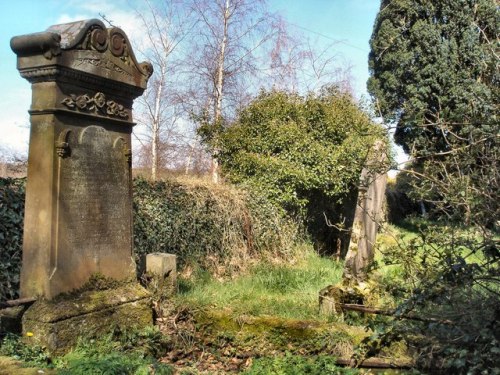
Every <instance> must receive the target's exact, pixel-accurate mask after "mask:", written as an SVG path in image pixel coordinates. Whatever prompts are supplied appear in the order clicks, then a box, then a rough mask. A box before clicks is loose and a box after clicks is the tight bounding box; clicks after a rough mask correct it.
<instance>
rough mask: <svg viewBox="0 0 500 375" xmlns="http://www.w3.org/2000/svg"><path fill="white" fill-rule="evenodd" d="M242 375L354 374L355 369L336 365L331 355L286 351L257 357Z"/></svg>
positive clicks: (357, 371)
mask: <svg viewBox="0 0 500 375" xmlns="http://www.w3.org/2000/svg"><path fill="white" fill-rule="evenodd" d="M243 374H244V375H295V374H310V375H327V374H329V375H355V374H360V371H359V370H357V369H348V368H342V367H337V366H336V365H335V358H334V357H332V356H314V357H310V358H306V357H302V356H297V355H292V354H290V353H286V354H285V356H283V357H279V356H278V357H272V358H271V357H269V358H259V359H257V360H255V361H254V362H253V364H252V366H251V367H250V368H249V369H248V370H246V371H245V372H243Z"/></svg>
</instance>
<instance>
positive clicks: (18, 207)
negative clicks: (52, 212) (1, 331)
mask: <svg viewBox="0 0 500 375" xmlns="http://www.w3.org/2000/svg"><path fill="white" fill-rule="evenodd" d="M25 182H26V180H25V179H24V178H23V179H12V178H0V301H1V300H6V299H13V298H17V296H18V290H19V273H20V269H21V246H22V240H23V221H24V193H25V190H24V187H25Z"/></svg>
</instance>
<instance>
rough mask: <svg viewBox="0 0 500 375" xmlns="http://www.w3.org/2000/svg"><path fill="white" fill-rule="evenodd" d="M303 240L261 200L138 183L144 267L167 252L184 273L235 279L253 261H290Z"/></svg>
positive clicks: (168, 182)
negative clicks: (150, 257)
mask: <svg viewBox="0 0 500 375" xmlns="http://www.w3.org/2000/svg"><path fill="white" fill-rule="evenodd" d="M299 239H300V231H299V229H298V226H297V225H296V224H295V223H294V222H292V221H291V220H289V219H287V218H286V217H285V215H284V213H283V212H282V211H280V210H279V209H277V208H276V207H275V206H273V205H272V204H270V203H269V201H268V200H266V199H265V198H263V197H262V196H258V195H256V194H252V193H248V192H245V191H243V190H241V189H236V188H234V187H230V186H226V185H213V184H209V183H206V182H202V180H196V181H195V180H190V181H186V180H179V179H177V180H175V179H172V178H170V179H165V180H163V181H157V182H150V181H147V180H145V179H143V178H137V179H135V181H134V246H135V251H136V257H137V261H138V264H140V265H143V263H144V257H145V255H146V254H147V253H151V252H165V253H172V254H176V255H177V257H178V264H179V266H180V267H183V266H186V265H190V266H193V265H198V266H201V267H202V268H204V269H208V270H210V271H211V273H212V274H219V275H220V274H227V273H229V274H230V273H232V272H234V271H238V270H240V269H242V268H244V267H245V265H246V263H248V261H249V259H251V258H252V257H260V256H272V257H280V258H283V257H285V256H287V255H290V254H291V251H292V249H293V245H294V243H295V242H296V241H298V240H299ZM140 269H142V267H140Z"/></svg>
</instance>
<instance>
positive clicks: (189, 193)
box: [0, 178, 302, 300]
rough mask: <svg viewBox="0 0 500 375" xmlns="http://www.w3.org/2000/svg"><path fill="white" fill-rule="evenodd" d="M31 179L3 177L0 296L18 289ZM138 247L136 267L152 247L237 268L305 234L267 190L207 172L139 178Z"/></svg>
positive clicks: (191, 261)
mask: <svg viewBox="0 0 500 375" xmlns="http://www.w3.org/2000/svg"><path fill="white" fill-rule="evenodd" d="M24 185H25V179H19V180H13V179H0V246H1V247H0V248H1V252H0V271H1V272H0V281H1V284H0V300H6V299H14V298H17V297H18V295H19V275H20V268H21V253H22V236H23V216H24V196H25V194H24V193H25V190H24ZM133 209H134V248H135V250H134V251H135V256H136V260H137V265H138V273H139V274H140V273H142V272H143V270H144V260H145V255H146V254H147V253H152V252H165V253H172V254H176V255H177V256H178V263H179V266H180V267H183V266H186V265H190V266H193V265H198V266H201V267H202V268H204V269H206V270H209V271H210V272H211V273H212V274H214V275H221V274H231V273H232V272H237V271H238V270H241V269H243V268H245V267H246V265H247V264H248V263H249V262H251V259H253V258H256V257H262V256H265V257H269V258H284V257H288V256H290V255H291V254H292V251H293V249H294V243H295V242H297V241H299V240H300V239H301V233H302V232H301V231H300V230H299V227H298V226H297V224H296V223H294V222H293V221H292V220H290V219H287V218H286V217H285V215H284V212H283V211H281V210H279V209H277V208H276V207H275V206H274V205H272V204H271V203H270V202H269V201H268V200H267V199H266V198H264V197H262V196H258V195H257V194H251V193H248V192H245V191H243V190H241V189H236V188H234V187H230V186H225V185H213V184H207V183H204V182H203V181H202V180H196V181H195V180H180V179H167V180H164V181H158V182H150V181H147V180H145V179H143V178H137V179H135V180H134V201H133Z"/></svg>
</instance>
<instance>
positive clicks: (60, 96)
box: [11, 19, 152, 346]
mask: <svg viewBox="0 0 500 375" xmlns="http://www.w3.org/2000/svg"><path fill="white" fill-rule="evenodd" d="M11 48H12V50H13V51H14V52H15V53H16V54H17V68H18V70H19V72H20V74H21V76H22V77H24V78H26V79H27V80H28V81H29V82H30V83H31V87H32V104H31V108H30V110H29V113H30V121H31V133H30V146H29V157H28V182H27V188H26V207H25V224H24V242H23V261H22V270H21V293H20V294H21V297H37V298H39V299H43V300H44V301H50V300H52V299H53V298H54V297H56V296H57V295H59V294H61V293H64V292H70V291H72V290H75V289H78V288H80V287H81V286H82V285H84V284H85V283H86V282H87V281H88V280H89V278H90V277H91V276H92V275H95V274H99V275H103V276H105V277H108V278H111V279H114V280H127V279H134V280H135V262H134V260H133V257H132V190H131V186H132V185H131V133H132V127H133V125H134V122H133V118H132V103H133V100H134V99H135V98H137V97H138V96H140V95H141V94H142V93H143V91H144V89H145V88H146V84H147V81H148V79H149V77H150V75H151V74H152V66H151V65H150V64H149V63H138V62H137V60H136V58H135V56H134V53H133V51H132V48H131V45H130V42H129V40H128V38H127V36H126V35H125V33H124V32H123V31H122V30H121V29H119V28H116V27H112V28H106V27H105V26H104V24H103V23H102V22H101V21H99V20H95V19H93V20H86V21H79V22H72V23H67V24H61V25H55V26H51V27H50V28H49V29H47V31H45V32H40V33H35V34H30V35H23V36H16V37H14V38H12V40H11ZM126 294H127V295H128V296H129V297H130V296H132V297H130V298H131V299H132V300H134V301H135V302H137V300H139V299H141V298H143V297H144V295H143V293H142V291H137V293H136V292H134V291H131V290H130V288H128V289H127V293H126ZM129 297H127V298H129ZM127 298H125V300H127ZM130 298H129V299H130ZM118 300H119V298H118ZM122 302H124V301H122ZM117 303H119V301H118V302H117ZM106 304H107V305H106V307H105V308H106V309H107V310H109V309H110V306H109V303H108V302H106ZM40 308H41V307H40V306H38V307H36V306H33V309H31V310H33V311H38V310H40ZM65 308H66V311H70V310H71V309H68V308H67V307H65ZM37 309H38V310H37ZM44 309H45V310H46V309H47V308H46V307H44ZM93 309H99V307H95V306H93V307H92V308H90V307H87V308H86V309H84V310H85V311H84V312H82V314H83V313H85V314H93V313H95V311H94V310H93ZM45 310H44V311H45ZM76 310H78V309H76ZM76 310H75V311H76ZM80 312H81V311H80ZM75 314H77V312H75ZM27 315H28V316H30V314H29V311H28V313H27ZM35 315H36V314H35ZM49 315H50V314H46V317H47V316H49ZM66 315H67V314H66ZM108 315H110V316H111V315H112V314H108ZM31 318H33V319H36V318H37V317H36V316H34V315H33V314H31ZM64 318H65V319H66V318H68V316H65V317H64ZM87 318H88V317H87ZM54 319H55V321H57V319H62V318H61V317H60V316H59V317H55V318H54ZM75 322H77V320H75ZM45 323H47V324H48V325H49V326H50V321H47V322H45ZM76 324H77V323H76ZM47 329H49V328H47ZM47 335H48V333H47ZM56 346H57V345H56Z"/></svg>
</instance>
